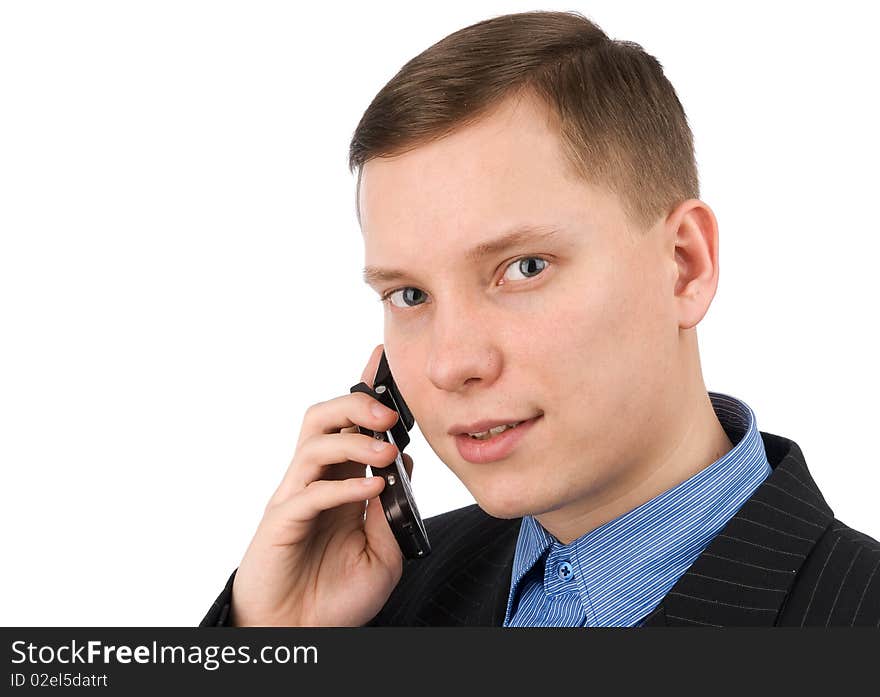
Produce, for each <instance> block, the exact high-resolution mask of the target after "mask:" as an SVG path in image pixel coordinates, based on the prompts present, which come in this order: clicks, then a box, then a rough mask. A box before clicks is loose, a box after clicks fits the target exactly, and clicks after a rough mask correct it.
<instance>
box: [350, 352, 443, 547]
mask: <svg viewBox="0 0 880 697" xmlns="http://www.w3.org/2000/svg"><path fill="white" fill-rule="evenodd" d="M349 392H364V393H365V394H368V395H370V396H371V397H373V398H374V399H377V400H378V401H380V402H381V403H382V404H384V405H385V406H386V407H388V408H389V409H393V410H394V411H396V412H397V413H398V415H399V416H398V419H397V421H396V422H395V423H394V425H393V426H392V427H391V428H390V429H389V430H388V431H372V430H370V429H369V428H364V427H362V426H358V427H357V429H358V431H359V432H360V433H363V434H364V435H367V436H370V437H371V438H376V439H377V440H383V441H386V442H388V443H392V444H393V445H396V446H397V457H396V458H395V459H394V463H393V464H390V465H388V467H376V468H375V470H374V469H373V468H372V467H371V468H370V471H371V472H372V473H373V474H375V473H376V472H377V471H378V473H379V475H380V476H382V477H383V478H384V479H385V488H384V489H382V493H380V494H379V500H380V501H381V502H382V508H383V509H384V511H385V518H386V520H388V525H389V526H390V527H391V532H393V533H394V538H395V539H396V540H397V544H398V545H399V546H400V551H401V552H403V556H404V557H406V558H407V559H424V558H425V557H426V556H428V554H430V552H431V545H430V543H429V542H428V533H427V532H426V531H425V524H424V523H423V522H422V517H421V516H420V515H419V509H418V507H417V506H416V501H415V499H414V498H413V494H412V487H411V486H410V483H409V477H408V476H407V474H406V469H405V468H404V466H403V449H404V448H405V447H406V446H407V445H409V433H408V431H409V430H410V429H411V428H412V427H413V423H414V422H415V420H414V419H413V415H412V412H411V411H410V410H409V407H408V406H407V405H406V402H404V401H403V397H402V396H401V394H400V390H399V389H398V388H397V384H396V383H395V382H394V377H393V376H392V375H391V369H390V368H389V367H388V359H387V358H386V357H385V351H384V350H383V351H382V357H381V358H380V359H379V367H378V368H377V369H376V377H375V378H374V379H373V387H372V388H370V386H369V385H367V384H366V383H364V382H359V383H358V384H357V385H354V386H353V387H351V388H350V389H349Z"/></svg>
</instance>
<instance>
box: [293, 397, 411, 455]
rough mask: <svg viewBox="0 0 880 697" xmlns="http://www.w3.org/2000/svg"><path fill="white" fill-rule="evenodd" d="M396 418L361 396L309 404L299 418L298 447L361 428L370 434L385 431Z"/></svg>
mask: <svg viewBox="0 0 880 697" xmlns="http://www.w3.org/2000/svg"><path fill="white" fill-rule="evenodd" d="M397 419H398V414H397V412H396V411H394V409H389V408H388V407H386V406H385V405H384V404H382V402H380V401H379V400H378V399H376V398H374V397H371V396H370V395H368V394H364V393H363V392H352V393H351V394H345V395H340V396H339V397H334V398H333V399H329V400H327V401H326V402H318V403H317V404H312V405H311V406H310V407H309V408H308V409H306V413H305V414H304V415H303V421H302V428H301V429H300V433H299V441H298V443H297V447H299V443H302V442H303V441H304V440H306V439H308V438H312V437H313V436H316V435H320V434H327V433H338V432H339V431H341V430H343V429H346V430H347V431H348V432H355V431H357V428H356V426H358V425H360V426H364V427H366V428H369V429H370V430H373V431H387V430H388V429H389V428H391V427H392V426H393V425H394V424H395V423H397Z"/></svg>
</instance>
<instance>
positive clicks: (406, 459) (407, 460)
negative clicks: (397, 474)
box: [402, 453, 413, 481]
mask: <svg viewBox="0 0 880 697" xmlns="http://www.w3.org/2000/svg"><path fill="white" fill-rule="evenodd" d="M402 457H403V469H405V470H406V476H407V477H409V480H410V481H412V473H413V459H412V458H411V457H410V456H409V455H407V454H406V453H403V455H402Z"/></svg>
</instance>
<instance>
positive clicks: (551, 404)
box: [360, 98, 680, 518]
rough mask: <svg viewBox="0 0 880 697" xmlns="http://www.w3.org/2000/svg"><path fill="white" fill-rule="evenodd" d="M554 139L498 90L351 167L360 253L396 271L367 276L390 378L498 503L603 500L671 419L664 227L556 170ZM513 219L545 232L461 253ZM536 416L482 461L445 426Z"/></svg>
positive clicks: (484, 497) (671, 318)
mask: <svg viewBox="0 0 880 697" xmlns="http://www.w3.org/2000/svg"><path fill="white" fill-rule="evenodd" d="M560 147H561V146H560V143H559V141H558V138H557V136H556V134H555V133H554V131H553V130H552V128H551V126H550V125H549V124H548V121H547V112H546V111H545V110H544V107H543V105H542V104H541V103H540V102H538V101H536V100H533V99H531V98H527V99H524V100H520V101H513V100H508V101H506V102H504V103H503V104H502V105H501V106H500V107H499V108H498V109H497V110H496V111H494V112H493V113H492V115H491V116H490V117H488V118H486V119H485V120H482V121H481V122H479V123H478V124H476V125H472V126H469V127H467V128H463V129H461V130H459V131H457V132H455V133H454V134H452V135H451V136H449V137H447V138H445V139H443V140H440V141H437V142H434V143H431V144H428V145H425V146H422V147H419V148H417V149H415V150H413V151H411V152H409V153H406V154H404V155H402V156H399V157H395V158H377V159H373V160H370V161H369V162H368V163H367V164H366V165H365V168H364V171H363V177H362V185H361V192H360V207H361V224H362V230H363V234H364V241H365V253H366V264H367V266H368V267H378V268H381V269H394V270H399V271H402V272H404V273H405V276H403V277H400V278H396V279H390V278H382V277H377V278H376V280H374V281H373V282H372V283H371V285H373V287H374V288H375V290H376V291H377V292H379V293H380V294H381V295H384V294H386V293H388V292H389V291H394V292H393V293H392V294H391V296H390V298H389V299H388V300H387V301H386V305H385V350H386V353H387V356H388V360H389V363H390V365H391V368H392V371H393V373H394V376H395V379H396V380H397V383H398V385H399V387H400V390H401V392H402V393H403V395H404V396H405V398H406V400H407V403H408V404H409V406H410V408H411V409H412V412H413V415H414V416H415V418H416V420H417V422H418V425H419V427H420V429H421V431H422V433H423V434H424V436H425V439H426V440H427V442H428V443H429V444H430V446H431V448H432V449H433V450H434V452H435V453H436V454H437V455H438V457H439V458H440V459H441V460H442V461H443V462H444V463H446V465H447V466H449V467H450V468H451V469H452V470H453V472H455V474H456V475H457V476H458V477H459V479H461V481H462V482H463V483H464V485H465V486H466V487H467V488H468V490H469V491H470V492H471V494H472V495H473V496H474V498H475V499H476V501H477V503H478V504H479V505H480V506H481V507H482V508H483V509H484V510H485V511H486V512H487V513H489V514H490V515H494V516H496V517H500V518H512V517H518V516H521V515H524V514H533V515H537V514H540V513H544V512H547V511H557V510H565V509H566V508H571V509H577V507H578V506H583V505H585V504H586V503H589V505H601V504H605V503H608V502H609V501H611V500H613V499H614V498H615V497H617V496H618V495H619V491H620V489H621V487H625V486H626V485H627V483H628V482H634V481H637V480H638V479H639V478H641V477H644V476H645V475H646V472H645V471H644V468H646V467H649V466H650V463H651V462H652V461H653V458H654V455H655V453H653V451H652V447H653V446H654V445H655V444H656V443H658V442H660V440H661V439H660V438H658V436H659V434H662V433H663V432H664V429H666V430H667V431H669V430H671V423H670V422H669V421H668V420H667V418H668V417H667V416H665V415H666V414H668V413H669V412H670V410H669V409H668V407H669V406H670V405H671V404H672V402H673V400H672V398H671V397H670V395H672V394H673V393H674V390H675V384H674V383H675V380H676V376H677V375H678V374H679V371H680V367H679V365H678V363H677V361H678V360H679V351H680V344H679V342H680V337H679V324H678V319H677V317H676V305H675V303H674V299H675V297H674V286H675V282H676V277H677V268H676V261H675V254H674V251H673V250H674V246H673V245H672V242H671V237H670V236H669V234H667V231H666V229H665V228H664V226H663V224H662V223H663V221H662V220H660V221H658V223H657V225H655V226H654V227H653V228H652V229H651V230H650V231H648V233H647V235H643V234H642V233H640V232H637V231H636V230H634V229H631V228H630V227H629V225H630V224H629V223H628V221H627V218H626V216H625V214H624V211H623V209H622V208H621V205H620V203H619V201H618V199H617V197H616V196H614V195H612V194H611V193H609V192H606V191H604V190H601V189H599V188H595V187H591V186H589V185H587V184H585V183H583V182H582V181H580V180H577V179H575V178H574V177H573V176H572V175H571V174H569V170H568V169H567V168H566V166H565V165H564V162H563V156H562V151H561V149H560ZM526 225H529V226H535V227H540V228H541V229H542V230H544V231H547V230H555V232H554V233H553V234H552V235H549V236H544V237H536V238H534V239H532V240H522V241H520V242H519V243H517V244H515V245H514V246H511V247H508V248H503V249H497V250H495V251H490V252H487V253H486V254H484V255H480V256H471V255H470V254H469V252H470V251H471V250H474V249H475V248H477V247H478V246H479V245H480V244H483V243H487V242H491V241H494V240H496V239H497V238H498V237H500V236H503V235H504V234H505V233H507V232H509V231H511V230H516V229H518V228H521V227H523V226H526ZM533 417H537V418H536V420H534V421H533V422H532V423H531V424H524V425H526V426H528V428H527V429H524V430H523V432H522V434H521V436H519V437H518V441H517V442H516V444H515V447H513V449H512V450H510V452H507V453H506V454H503V455H502V456H501V457H499V458H495V459H493V458H492V457H490V458H489V459H490V461H473V460H474V458H473V457H472V456H471V455H468V454H467V453H465V454H464V455H463V454H462V452H460V450H459V447H458V446H457V444H456V439H457V438H469V436H466V435H465V436H456V435H454V434H451V433H450V430H455V429H454V428H453V427H454V426H455V425H456V424H458V425H473V424H475V423H476V422H480V421H484V420H489V421H493V422H497V421H505V422H506V421H510V420H512V421H522V420H528V419H532V418H533ZM517 428H519V427H517ZM512 433H513V432H511V433H508V434H506V436H511V435H512ZM502 437H505V436H502ZM492 447H495V446H492ZM476 459H477V460H479V459H480V458H476ZM416 466H418V463H416Z"/></svg>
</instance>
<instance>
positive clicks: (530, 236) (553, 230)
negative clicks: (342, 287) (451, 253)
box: [364, 225, 561, 285]
mask: <svg viewBox="0 0 880 697" xmlns="http://www.w3.org/2000/svg"><path fill="white" fill-rule="evenodd" d="M560 231H561V229H560V228H558V227H555V226H551V225H519V226H517V227H515V228H513V229H511V230H508V231H507V232H505V233H504V234H502V235H500V236H499V237H496V238H495V239H494V240H489V241H488V242H481V243H480V244H478V245H477V246H476V247H473V248H472V249H470V250H469V251H467V252H466V253H465V257H466V258H467V259H468V260H469V261H472V262H475V261H480V260H481V259H483V258H484V257H487V256H491V255H493V254H498V253H500V252H503V251H505V250H507V249H510V248H511V247H516V246H519V245H522V244H526V243H532V242H543V241H545V240H547V239H549V238H551V237H553V236H554V235H556V234H558V233H559V232H560ZM409 276H410V274H408V273H407V272H406V271H402V270H400V269H384V268H381V267H379V266H366V267H364V283H366V284H367V285H372V284H374V283H380V282H385V283H388V282H390V281H398V280H400V279H403V278H409Z"/></svg>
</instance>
